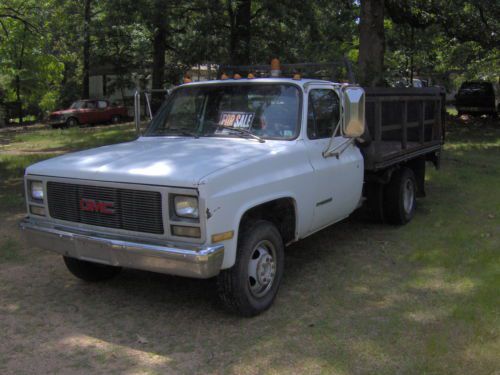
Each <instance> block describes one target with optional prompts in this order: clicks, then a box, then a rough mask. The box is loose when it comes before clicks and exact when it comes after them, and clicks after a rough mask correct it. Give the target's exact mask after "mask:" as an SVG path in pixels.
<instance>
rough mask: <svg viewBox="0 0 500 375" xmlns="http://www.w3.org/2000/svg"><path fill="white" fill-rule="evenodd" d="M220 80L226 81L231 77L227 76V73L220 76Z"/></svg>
mask: <svg viewBox="0 0 500 375" xmlns="http://www.w3.org/2000/svg"><path fill="white" fill-rule="evenodd" d="M220 79H221V80H223V81H224V80H226V79H229V77H228V76H227V74H226V73H222V74H221V76H220Z"/></svg>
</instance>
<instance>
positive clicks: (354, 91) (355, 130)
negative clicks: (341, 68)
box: [342, 86, 365, 138]
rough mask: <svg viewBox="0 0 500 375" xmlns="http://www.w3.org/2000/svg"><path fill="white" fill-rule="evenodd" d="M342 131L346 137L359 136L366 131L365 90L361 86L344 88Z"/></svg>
mask: <svg viewBox="0 0 500 375" xmlns="http://www.w3.org/2000/svg"><path fill="white" fill-rule="evenodd" d="M342 92H343V101H344V112H343V117H344V118H343V121H342V131H343V134H344V137H346V138H358V137H361V136H362V135H363V133H364V132H365V91H364V90H363V89H362V88H361V87H355V86H348V87H345V88H343V90H342Z"/></svg>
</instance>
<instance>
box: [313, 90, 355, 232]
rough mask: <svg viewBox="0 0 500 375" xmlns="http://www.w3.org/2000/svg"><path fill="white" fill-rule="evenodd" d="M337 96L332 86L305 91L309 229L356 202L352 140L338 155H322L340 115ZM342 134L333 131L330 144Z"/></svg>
mask: <svg viewBox="0 0 500 375" xmlns="http://www.w3.org/2000/svg"><path fill="white" fill-rule="evenodd" d="M341 103H342V102H341V99H340V97H339V95H338V93H337V92H336V91H335V90H334V88H333V86H332V87H329V86H326V85H321V86H319V85H318V86H311V87H310V89H309V91H308V95H307V136H306V140H305V142H306V145H307V150H308V151H307V152H308V156H309V160H310V163H311V165H312V167H313V169H314V184H311V194H314V200H315V207H314V218H313V221H312V223H311V228H310V230H311V232H312V231H315V230H318V229H321V228H322V227H325V226H327V225H329V224H332V223H334V222H336V221H339V220H341V219H343V218H345V217H346V216H348V215H349V214H350V213H351V212H352V211H353V210H354V209H355V208H356V207H357V205H358V203H359V200H360V198H361V189H362V186H363V159H362V156H361V153H360V151H359V150H358V148H357V147H356V146H354V144H352V145H350V146H348V147H347V148H345V149H344V150H343V152H342V153H340V154H339V155H338V156H330V157H324V156H323V151H325V150H326V149H327V147H328V145H329V142H330V140H331V138H332V134H333V130H334V129H335V128H336V127H337V125H338V123H339V121H340V119H341ZM346 141H347V140H346V138H344V137H342V136H341V135H340V134H337V135H336V136H335V137H334V138H333V139H332V146H333V147H335V146H336V145H341V144H343V143H344V142H346Z"/></svg>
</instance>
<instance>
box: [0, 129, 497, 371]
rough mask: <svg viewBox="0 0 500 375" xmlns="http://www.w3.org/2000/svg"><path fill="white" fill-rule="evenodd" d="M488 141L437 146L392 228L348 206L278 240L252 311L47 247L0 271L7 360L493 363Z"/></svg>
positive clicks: (329, 367) (493, 154)
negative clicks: (418, 195) (85, 267)
mask: <svg viewBox="0 0 500 375" xmlns="http://www.w3.org/2000/svg"><path fill="white" fill-rule="evenodd" d="M471 131H472V130H471ZM493 137H495V139H498V132H496V131H495V132H493ZM489 138H490V137H489ZM490 141H491V139H488V140H486V142H490ZM497 150H498V149H497V148H496V147H493V148H490V147H486V148H479V149H472V148H465V149H463V150H462V149H461V150H460V152H459V151H458V150H456V149H453V148H450V149H449V150H448V151H445V153H444V156H445V159H444V163H443V168H442V170H441V171H440V172H435V171H432V170H429V171H428V172H429V173H428V187H427V195H428V196H427V198H425V199H422V200H420V201H419V202H418V203H419V208H418V211H417V215H416V217H415V219H414V221H413V222H411V223H410V224H408V225H406V226H404V227H391V226H385V225H378V224H373V223H369V222H367V221H366V220H365V219H364V216H363V214H362V213H357V214H356V215H354V216H353V217H352V218H350V219H349V220H346V221H344V222H342V223H339V224H337V225H335V226H333V227H330V228H327V229H325V230H323V231H321V232H319V233H317V234H315V235H313V236H311V237H309V238H307V239H305V240H303V241H301V242H299V243H296V244H294V245H292V246H291V247H289V248H288V249H287V252H286V265H285V277H284V280H283V285H282V287H281V290H280V293H279V295H278V298H277V300H276V301H275V304H274V306H273V307H272V308H271V310H269V311H268V312H266V313H264V314H263V315H261V316H258V317H256V318H253V319H240V318H238V317H235V316H232V315H230V314H228V313H226V312H225V311H224V310H222V309H221V308H220V306H219V305H218V302H217V300H216V283H215V281H214V280H189V279H182V278H177V277H171V276H165V275H158V274H151V273H146V272H140V271H133V270H125V271H124V272H123V273H122V274H121V275H120V276H119V277H118V278H116V279H115V280H112V281H111V282H109V283H105V284H93V285H92V284H84V283H83V282H80V281H78V280H75V279H74V278H72V276H70V275H69V274H68V273H67V271H66V270H65V269H64V266H63V265H62V262H61V261H56V259H57V258H56V257H54V256H47V257H46V258H45V260H44V259H43V258H42V260H41V261H40V262H41V264H40V265H38V260H37V261H36V262H31V263H29V265H30V267H27V268H29V269H28V270H25V271H24V272H25V273H26V274H24V275H23V277H17V275H5V272H4V273H0V277H2V283H0V315H1V316H2V317H4V318H5V319H1V320H0V329H1V330H2V331H3V332H5V333H4V334H5V337H8V338H9V339H10V340H8V341H9V348H8V349H6V350H5V353H6V356H7V357H8V358H9V362H8V364H7V365H8V366H10V368H11V369H14V370H16V369H17V370H19V371H17V372H21V371H20V370H22V369H23V368H25V367H23V366H28V365H32V364H33V363H37V364H39V365H40V366H41V367H40V371H42V372H43V370H46V371H45V372H51V370H53V369H54V367H50V363H51V361H56V363H57V364H58V366H59V367H61V368H70V367H77V368H79V369H80V370H81V371H82V372H95V371H97V370H98V369H99V371H105V372H116V373H121V372H125V371H128V372H130V373H132V372H150V373H155V372H156V373H185V374H192V373H204V374H216V373H228V374H233V373H234V374H240V373H241V374H247V373H248V374H255V373H286V374H292V373H298V374H304V373H307V374H310V373H325V374H373V373H376V374H394V373H401V374H424V373H425V374H489V373H495V371H497V369H498V368H499V365H500V362H499V360H498V352H499V349H500V347H499V341H498V334H499V321H498V306H499V304H500V301H499V296H498V290H499V289H500V259H499V253H498V249H499V248H500V243H499V238H500V237H499V236H500V233H499V230H500V229H499V228H500V222H499V217H500V215H499V214H498V212H500V196H499V195H498V194H496V190H498V189H496V190H495V187H497V186H500V181H499V178H500V177H499V174H498V173H490V172H491V171H496V170H497V168H498V158H497V156H498V155H497ZM470 153H473V154H474V155H469V154H470ZM471 161H472V162H471ZM478 165H482V166H484V168H478V167H477V166H478ZM36 267H40V270H37V269H36ZM2 326H3V327H2ZM2 328H3V329H2ZM33 337H35V339H33ZM40 343H41V344H40ZM1 345H2V344H0V348H1ZM16 345H17V346H16ZM14 347H18V348H19V347H22V348H24V349H23V350H24V352H25V353H30V356H22V354H21V355H20V354H18V353H17V352H16V351H14V350H13V349H11V348H14ZM25 357H26V358H25ZM16 366H17V367H16ZM43 366H48V367H47V368H45V367H43ZM12 372H15V371H12Z"/></svg>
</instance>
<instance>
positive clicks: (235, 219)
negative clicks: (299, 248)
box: [207, 191, 300, 269]
mask: <svg viewBox="0 0 500 375" xmlns="http://www.w3.org/2000/svg"><path fill="white" fill-rule="evenodd" d="M282 198H289V199H292V201H293V203H294V211H295V218H296V221H295V230H294V232H295V237H297V236H298V230H297V228H298V227H299V225H300V222H299V220H300V218H299V215H298V214H297V197H296V196H295V193H293V192H289V191H283V192H274V193H269V194H267V195H258V196H254V197H252V198H251V199H248V200H245V201H244V202H243V204H241V205H239V206H232V205H231V203H230V202H229V200H228V199H226V200H225V201H224V206H222V205H218V206H212V205H211V207H214V208H213V209H212V208H211V207H208V211H207V213H208V214H209V216H210V218H208V219H207V230H208V233H209V237H208V238H210V237H211V235H212V234H216V233H223V232H226V231H228V230H229V229H228V228H230V230H233V231H234V235H233V238H232V239H230V240H226V241H223V245H224V249H225V250H224V260H223V263H222V269H226V268H230V267H232V266H233V265H234V263H235V261H236V252H237V248H238V235H239V229H240V223H241V220H242V218H243V216H244V215H245V213H246V212H248V211H249V210H250V209H252V208H254V207H257V206H259V205H261V204H264V203H267V202H271V201H274V200H277V199H282ZM231 206H232V207H231Z"/></svg>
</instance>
